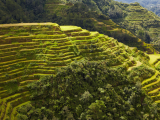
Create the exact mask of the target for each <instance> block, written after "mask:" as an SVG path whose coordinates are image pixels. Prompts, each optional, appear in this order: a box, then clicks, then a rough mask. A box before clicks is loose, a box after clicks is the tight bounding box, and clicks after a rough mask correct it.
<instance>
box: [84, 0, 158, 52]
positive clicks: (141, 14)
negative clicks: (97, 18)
mask: <svg viewBox="0 0 160 120" xmlns="http://www.w3.org/2000/svg"><path fill="white" fill-rule="evenodd" d="M82 2H84V1H82ZM91 2H94V3H95V4H96V5H97V6H98V8H99V9H100V10H101V11H102V13H103V14H105V15H109V17H110V18H111V19H112V20H113V21H114V22H116V23H117V24H118V25H120V26H121V27H123V28H125V29H127V30H129V31H131V32H132V33H133V34H134V35H136V36H137V37H139V38H141V39H142V40H143V41H145V42H147V43H151V44H155V45H159V37H158V36H159V32H158V31H159V21H160V18H159V17H158V16H156V15H155V14H154V13H153V12H150V11H148V10H147V9H145V8H143V7H142V6H140V5H139V4H138V3H132V4H126V3H119V2H117V1H113V0H110V1H109V0H106V1H103V0H99V1H96V0H92V1H91ZM158 49H159V48H158Z"/></svg>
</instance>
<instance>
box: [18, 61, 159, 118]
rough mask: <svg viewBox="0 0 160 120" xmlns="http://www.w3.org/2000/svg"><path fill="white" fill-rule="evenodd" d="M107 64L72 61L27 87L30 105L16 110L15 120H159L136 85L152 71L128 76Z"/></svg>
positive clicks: (141, 70) (154, 106) (139, 70)
mask: <svg viewBox="0 0 160 120" xmlns="http://www.w3.org/2000/svg"><path fill="white" fill-rule="evenodd" d="M111 61H112V60H111ZM111 61H110V62H111ZM110 62H107V61H99V62H98V61H97V62H96V61H94V62H90V61H88V60H82V61H79V62H76V61H75V62H72V63H71V64H70V65H69V66H67V67H65V68H61V69H57V72H58V73H57V75H56V76H44V77H42V78H41V79H40V80H39V81H37V82H35V83H31V84H29V85H28V88H29V90H30V92H31V98H32V100H33V102H31V103H28V104H26V105H24V106H22V107H20V108H19V109H18V110H17V111H18V114H17V116H16V117H17V120H35V119H45V120H47V119H48V120H51V119H52V120H142V119H143V120H144V119H150V120H151V119H159V115H158V114H157V113H159V110H160V109H159V106H157V104H156V103H153V101H152V99H150V98H149V97H148V96H147V94H146V93H145V91H144V90H143V89H141V82H140V81H137V80H138V79H140V78H141V77H143V78H148V77H149V76H150V75H151V74H154V70H152V69H151V68H149V67H147V66H145V65H142V66H140V67H137V68H135V69H134V70H132V71H131V72H127V71H126V69H125V67H116V68H112V67H110V65H111V64H110ZM144 70H145V71H144ZM135 72H136V75H137V78H136V79H137V80H136V81H137V82H135V77H133V76H134V75H135ZM140 73H141V77H140V76H138V75H139V74H140Z"/></svg>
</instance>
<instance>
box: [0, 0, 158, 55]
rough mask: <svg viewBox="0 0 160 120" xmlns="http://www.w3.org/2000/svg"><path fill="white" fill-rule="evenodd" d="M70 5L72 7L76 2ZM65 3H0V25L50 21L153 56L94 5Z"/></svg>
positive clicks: (149, 48)
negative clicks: (89, 31) (105, 36)
mask: <svg viewBox="0 0 160 120" xmlns="http://www.w3.org/2000/svg"><path fill="white" fill-rule="evenodd" d="M72 2H73V3H76V2H77V1H72ZM65 3H66V1H64V0H62V1H60V0H47V1H45V0H38V1H37V0H31V1H30V2H29V1H16V0H14V1H9V0H7V1H3V0H1V1H0V23H17V22H18V23H19V22H48V21H50V22H56V23H58V24H59V25H76V26H80V27H82V28H84V29H88V30H91V31H98V32H100V33H102V34H106V35H108V36H110V37H114V38H115V39H117V40H118V41H119V42H123V43H125V44H127V45H129V46H130V47H137V48H138V49H139V50H143V51H146V52H147V53H154V52H155V51H154V48H153V47H152V45H149V44H146V43H144V42H142V41H141V40H140V39H139V38H136V37H135V36H134V35H133V34H131V33H130V32H129V31H126V30H125V29H122V28H120V26H118V25H116V24H115V23H114V22H113V21H112V20H109V17H108V16H105V15H104V14H102V12H103V11H102V10H101V9H100V8H99V6H97V4H96V3H95V2H93V1H92V2H91V1H83V3H84V4H82V3H78V4H71V3H67V4H65ZM86 4H87V5H86ZM10 6H14V7H10ZM12 8H16V9H12ZM104 10H105V9H104ZM101 28H102V29H101ZM142 36H143V35H142ZM142 38H143V37H142ZM142 40H143V39H142Z"/></svg>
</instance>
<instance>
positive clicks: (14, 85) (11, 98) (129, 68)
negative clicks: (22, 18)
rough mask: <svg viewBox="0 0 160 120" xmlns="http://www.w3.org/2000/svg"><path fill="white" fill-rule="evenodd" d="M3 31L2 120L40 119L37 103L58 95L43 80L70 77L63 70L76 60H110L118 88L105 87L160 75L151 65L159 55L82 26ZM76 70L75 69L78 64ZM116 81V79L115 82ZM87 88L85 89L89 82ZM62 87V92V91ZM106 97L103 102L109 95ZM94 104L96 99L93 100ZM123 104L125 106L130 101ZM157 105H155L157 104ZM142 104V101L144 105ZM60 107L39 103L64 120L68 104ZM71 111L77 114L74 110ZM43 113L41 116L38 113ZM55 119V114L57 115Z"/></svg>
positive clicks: (29, 25) (31, 25) (31, 26)
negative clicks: (120, 79) (63, 110)
mask: <svg viewBox="0 0 160 120" xmlns="http://www.w3.org/2000/svg"><path fill="white" fill-rule="evenodd" d="M0 30H1V36H0V41H1V45H0V54H1V57H0V59H1V62H0V65H1V67H0V97H1V99H0V104H1V107H0V113H1V114H0V119H12V120H14V119H17V118H16V115H17V117H18V119H31V118H30V117H31V116H33V118H32V119H38V118H37V117H38V116H39V115H38V116H37V115H35V114H36V113H35V112H36V111H37V110H38V109H39V108H37V107H36V106H34V105H37V102H38V101H39V100H40V101H43V99H42V98H44V99H45V100H47V98H46V97H49V96H50V95H51V96H52V95H53V94H52V92H53V93H54V91H52V90H51V91H50V92H51V93H50V92H49V90H48V89H51V88H53V87H51V86H50V85H49V84H48V83H47V84H46V82H45V81H43V80H45V78H46V77H44V76H48V75H51V77H56V75H60V77H61V78H64V77H63V75H65V74H64V72H61V70H58V71H57V68H61V67H65V66H67V65H69V64H70V63H72V62H74V61H80V60H87V61H94V62H96V61H97V63H98V62H100V61H101V62H102V61H104V62H106V63H105V64H106V67H107V69H108V67H109V68H111V69H108V70H109V71H112V72H113V73H114V75H115V77H113V78H114V79H115V84H112V81H110V82H109V81H108V82H107V81H106V82H105V83H106V84H107V83H109V84H112V85H113V86H117V85H118V86H119V85H120V86H121V85H122V86H123V82H125V83H128V84H129V85H132V84H135V83H136V82H137V81H141V82H142V81H145V80H146V79H147V78H150V77H153V78H154V76H155V75H154V74H155V73H156V75H157V71H156V70H155V69H154V66H152V64H149V63H148V61H149V59H151V58H154V57H151V58H149V56H148V55H147V54H146V53H144V52H142V51H139V50H137V49H136V48H130V47H128V46H126V45H124V44H123V43H119V42H118V41H117V40H116V39H114V38H110V37H108V36H106V35H103V34H99V33H98V32H89V31H88V30H85V29H82V28H81V27H76V26H59V25H58V24H56V23H20V24H1V25H0ZM151 60H152V59H151ZM156 60H157V61H158V60H159V59H158V58H157V59H154V60H152V61H156ZM101 62H100V63H101ZM153 63H155V62H153ZM89 64H90V63H89ZM98 64H99V63H98ZM72 67H74V65H73V66H72ZM62 69H63V68H62ZM79 70H80V69H79ZM79 70H78V71H79ZM84 70H85V69H84ZM115 70H116V71H117V74H115V72H114V71H115ZM121 70H122V71H121ZM62 71H63V70H62ZM75 71H77V70H75ZM78 71H77V72H78ZM97 72H98V71H97ZM99 72H100V71H99ZM112 72H111V73H112ZM123 72H124V74H122V76H121V74H119V73H123ZM65 73H66V74H70V75H73V76H74V74H71V73H73V71H69V73H67V72H65ZM140 73H141V76H139V75H140ZM78 74H79V73H78ZM85 74H86V73H85ZM90 74H93V72H91V73H90ZM100 74H101V75H102V76H101V77H99V78H97V79H101V78H103V79H104V80H105V79H108V80H109V78H106V77H107V76H106V77H105V76H104V77H103V75H104V73H100ZM158 74H159V73H158ZM79 75H81V74H79ZM97 75H98V73H97ZM108 75H109V76H110V75H111V76H112V74H110V72H109V73H108ZM117 75H120V76H117ZM65 76H66V75H65ZM125 76H128V77H127V79H128V82H127V81H126V78H123V77H125ZM133 76H134V77H133ZM57 77H58V76H57ZM66 77H67V76H66ZM88 77H89V76H88ZM92 77H93V76H92ZM92 77H91V78H92ZM61 78H59V77H58V79H61ZM91 78H90V77H89V78H86V79H89V80H90V79H91ZM93 78H94V77H93ZM119 78H123V79H122V81H121V82H118V81H117V82H116V80H118V79H119ZM39 79H41V80H42V82H44V83H42V82H40V81H39ZM47 79H48V77H47ZM56 79H57V78H56ZM50 80H51V79H48V82H49V81H50ZM52 80H53V79H52ZM61 80H62V79H61ZM110 80H112V78H111V79H110ZM34 81H37V83H36V84H39V83H40V85H36V84H32V83H33V82H34ZM56 81H57V80H56ZM56 81H55V80H54V82H55V87H56V85H57V84H58V83H56ZM96 81H97V80H96ZM147 81H148V80H147ZM57 82H58V81H57ZM88 82H89V81H88ZM152 82H155V81H154V80H152ZM29 83H31V85H28V84H29ZM49 83H50V82H49ZM89 83H90V88H91V89H93V87H94V85H98V84H99V87H103V86H102V85H104V84H102V83H101V82H100V81H99V82H98V83H94V82H93V83H91V81H90V82H89ZM89 83H88V84H89ZM149 83H151V82H149ZM73 84H76V83H73ZM93 84H94V85H93ZM128 84H126V87H127V86H128ZM41 85H44V86H42V88H40V89H41V90H42V91H41V92H40V91H39V90H37V89H39V87H41ZM63 85H64V83H63V81H62V86H63ZM82 85H84V86H85V84H84V83H83V84H82ZM145 85H146V84H145ZM36 86H37V87H36ZM62 86H61V87H62ZM50 87H51V88H50ZM59 87H60V83H59ZM59 87H58V89H60V88H59ZM97 87H98V86H97ZM124 87H125V85H124V86H123V88H124ZM132 87H133V86H132ZM62 88H64V87H62ZM69 88H70V87H69ZM86 88H88V87H86ZM86 88H85V89H84V90H85V91H86V90H87V89H86ZM46 89H47V91H48V92H49V93H46V92H47V91H45V90H46ZM74 89H76V88H74ZM115 89H116V88H115ZM30 90H31V91H30ZM34 90H36V93H35V92H34ZM55 90H57V89H55ZM70 90H72V89H71V88H70V89H69V91H68V93H71V91H70ZM84 90H83V92H84ZM147 90H148V89H147ZM147 90H146V91H147ZM76 91H77V90H76ZM76 91H75V92H76ZM150 91H151V90H150ZM43 92H44V93H43ZM63 92H65V91H63ZM89 92H91V91H89ZM32 93H33V94H32ZM68 93H67V94H68ZM122 93H123V92H122ZM37 94H38V96H37ZM56 94H59V95H60V94H61V93H54V95H55V97H56V96H57V95H56ZM76 94H77V93H76ZM79 94H80V93H79ZM96 94H97V93H96ZM96 94H95V95H96ZM117 94H119V95H121V93H117ZM138 94H139V93H137V95H138ZM46 95H47V96H46ZM59 95H58V96H57V97H58V99H59V97H60V96H59ZM115 95H116V94H115ZM96 96H97V95H96ZM145 96H146V99H147V94H145ZM154 96H155V98H156V99H154V101H158V100H159V97H158V96H156V95H154ZM68 97H69V96H68ZM70 97H71V96H70ZM101 97H102V98H103V96H101ZM128 97H129V96H128ZM139 97H140V96H139ZM141 97H143V96H141ZM143 98H144V97H143ZM56 99H57V98H55V101H56ZM96 99H99V98H96ZM96 99H94V100H96ZM122 99H124V98H122ZM128 99H129V98H128ZM35 100H38V101H37V102H36V101H35ZM70 100H71V99H69V101H70ZM94 100H92V102H93V101H94ZM126 100H127V99H125V101H126ZM151 100H152V99H151ZM69 101H68V102H69ZM122 101H123V103H124V100H122ZM130 101H132V100H130ZM32 102H33V104H32ZM46 102H47V103H45V104H46V105H47V104H52V102H53V101H51V103H48V102H49V101H46ZM70 102H71V101H70ZM70 102H69V103H70ZM151 102H152V103H153V100H152V101H151ZM69 103H66V104H68V105H69ZM138 103H140V101H139V102H138ZM145 103H146V102H145ZM30 104H32V105H30ZM38 104H39V102H38ZM58 104H59V102H56V103H54V105H52V106H55V107H54V110H53V109H52V108H48V107H47V106H45V105H44V104H39V105H44V106H41V107H42V109H44V110H46V114H48V115H49V116H50V115H51V114H52V113H53V112H55V113H54V114H55V117H60V116H63V115H58V113H59V112H60V109H61V108H62V107H64V106H61V107H60V106H59V105H58ZM89 104H91V103H88V105H89ZM141 104H142V102H141ZM23 105H25V106H26V105H27V106H26V107H27V108H25V110H27V109H29V110H31V111H30V112H29V113H27V114H28V115H29V116H30V117H29V116H28V117H29V118H28V117H26V115H23V114H24V113H26V112H27V111H28V110H27V111H25V110H24V108H23ZM57 105H58V108H59V109H57V107H56V106H57ZM21 106H22V108H21V110H19V111H16V110H17V108H19V107H21ZM32 106H33V107H32ZM71 106H72V105H71ZM73 106H75V105H73ZM34 107H36V108H37V109H34ZM44 107H45V108H46V109H45V108H44ZM86 107H87V106H86ZM86 107H85V108H86ZM130 107H131V106H130ZM32 108H33V109H32ZM55 109H57V111H55ZM69 109H70V110H71V109H72V107H71V108H69ZM146 109H150V108H149V107H148V106H147V107H146ZM139 110H140V108H139ZM38 111H39V110H38ZM43 112H44V111H43ZM72 112H74V111H72ZM81 112H82V111H81ZM81 112H80V113H81ZM144 112H146V111H144ZM18 113H20V114H18ZM80 113H78V115H80ZM131 113H132V112H131ZM136 113H137V112H136ZM31 114H32V115H31ZM38 114H40V113H39V112H38ZM104 114H105V113H104ZM137 114H139V113H137ZM146 114H147V113H146ZM41 115H43V114H40V118H39V119H42V117H45V116H41ZM119 115H120V114H119ZM154 115H155V117H158V116H157V114H154ZM36 116H37V117H36ZM49 116H48V117H49ZM51 116H53V114H52V115H51ZM46 117H47V116H46ZM74 117H75V116H74ZM77 117H78V116H77ZM106 117H107V116H106ZM117 117H118V116H117ZM119 117H121V116H119ZM139 117H140V116H139ZM141 117H142V116H141ZM149 117H152V116H149Z"/></svg>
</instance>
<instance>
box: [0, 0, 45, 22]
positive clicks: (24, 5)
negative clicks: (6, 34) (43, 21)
mask: <svg viewBox="0 0 160 120" xmlns="http://www.w3.org/2000/svg"><path fill="white" fill-rule="evenodd" d="M45 1H46V0H0V24H4V23H19V22H33V21H37V20H38V19H39V18H41V17H43V14H44V13H43V12H44V5H45Z"/></svg>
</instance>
